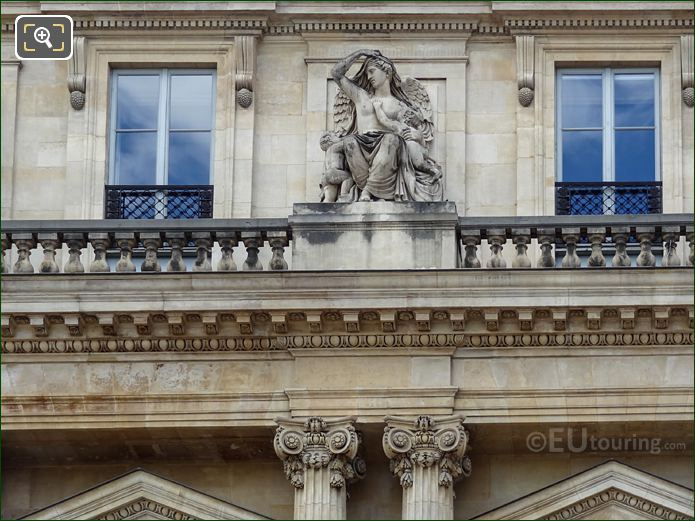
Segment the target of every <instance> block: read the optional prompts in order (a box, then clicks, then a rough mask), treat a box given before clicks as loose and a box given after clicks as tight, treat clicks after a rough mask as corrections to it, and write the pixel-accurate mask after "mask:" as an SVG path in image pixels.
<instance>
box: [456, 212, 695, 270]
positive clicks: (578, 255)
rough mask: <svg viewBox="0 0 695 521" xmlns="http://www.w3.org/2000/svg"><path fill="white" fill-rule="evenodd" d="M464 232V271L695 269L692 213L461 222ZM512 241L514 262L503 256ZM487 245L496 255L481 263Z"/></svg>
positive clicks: (462, 248) (462, 219) (460, 263)
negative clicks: (482, 269) (511, 269)
mask: <svg viewBox="0 0 695 521" xmlns="http://www.w3.org/2000/svg"><path fill="white" fill-rule="evenodd" d="M458 232H459V238H460V242H461V247H460V252H461V259H460V262H459V266H460V267H461V268H464V269H475V268H489V269H502V268H555V267H558V268H561V269H562V268H581V267H587V268H605V267H607V266H608V267H630V266H633V267H655V266H661V267H677V266H692V265H693V251H694V250H693V215H692V214H659V215H590V216H543V217H486V218H482V217H475V218H469V217H460V218H459V229H458ZM682 238H684V239H685V241H687V246H685V244H684V243H683V240H682ZM508 242H509V243H511V247H512V248H513V249H514V252H513V256H512V258H511V262H509V260H510V259H509V256H505V255H503V250H504V249H505V247H506V245H507V243H508ZM485 243H486V244H487V246H488V247H489V250H490V253H489V254H487V255H486V256H487V260H486V261H485V262H481V256H482V255H481V253H483V251H482V247H483V246H484V245H485ZM679 244H683V246H681V247H679ZM531 247H534V248H536V252H535V255H533V257H535V259H533V260H532V258H531V255H530V254H531V253H532V252H531V251H530V248H531ZM679 250H680V251H679ZM683 250H685V251H683ZM655 252H659V258H657V256H656V255H655ZM582 257H583V258H584V260H583V261H582Z"/></svg>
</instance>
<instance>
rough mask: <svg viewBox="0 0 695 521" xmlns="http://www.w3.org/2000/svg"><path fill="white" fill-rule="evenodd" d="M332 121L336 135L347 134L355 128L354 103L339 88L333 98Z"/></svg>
mask: <svg viewBox="0 0 695 521" xmlns="http://www.w3.org/2000/svg"><path fill="white" fill-rule="evenodd" d="M333 123H334V125H335V129H334V130H335V133H336V134H338V137H343V136H347V135H348V134H350V133H352V132H353V131H354V130H355V104H354V103H353V102H352V100H351V99H350V98H348V97H347V96H346V95H345V93H344V92H343V90H342V89H340V88H339V89H338V93H337V94H336V95H335V100H333Z"/></svg>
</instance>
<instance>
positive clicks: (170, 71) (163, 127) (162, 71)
mask: <svg viewBox="0 0 695 521" xmlns="http://www.w3.org/2000/svg"><path fill="white" fill-rule="evenodd" d="M216 72H217V71H216V70H215V69H178V68H169V67H162V68H156V69H152V68H148V69H113V70H112V71H111V86H110V107H109V148H108V150H109V153H108V164H109V174H108V175H109V184H111V185H118V184H120V183H119V180H118V179H116V105H117V100H118V95H117V90H118V76H138V75H142V76H154V75H158V76H159V108H158V111H157V115H158V117H157V129H156V133H157V154H156V163H155V164H156V176H155V183H154V184H155V185H160V186H167V185H168V178H169V132H170V131H172V130H173V131H174V132H177V131H182V132H183V131H185V132H209V133H210V162H209V165H210V166H209V169H208V182H207V184H210V185H211V184H213V170H214V168H213V167H214V156H215V101H216V97H217V92H216V88H217V76H216ZM185 75H197V76H202V75H209V76H211V77H212V91H211V93H210V102H211V105H212V107H211V119H210V125H209V127H210V128H209V129H178V130H177V129H169V114H170V113H171V77H172V76H185ZM162 93H166V95H165V96H162Z"/></svg>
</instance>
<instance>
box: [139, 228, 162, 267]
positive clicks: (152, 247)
mask: <svg viewBox="0 0 695 521" xmlns="http://www.w3.org/2000/svg"><path fill="white" fill-rule="evenodd" d="M140 240H141V241H142V245H143V246H144V247H145V260H143V261H142V264H141V265H140V271H144V272H147V271H152V272H157V271H162V267H161V266H160V265H159V260H158V259H157V250H158V249H159V248H160V247H161V246H162V239H161V237H160V235H159V233H141V234H140Z"/></svg>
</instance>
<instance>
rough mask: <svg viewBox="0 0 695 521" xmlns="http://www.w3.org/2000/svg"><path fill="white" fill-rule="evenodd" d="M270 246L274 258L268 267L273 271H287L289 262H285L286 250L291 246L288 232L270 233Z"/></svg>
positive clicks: (268, 235)
mask: <svg viewBox="0 0 695 521" xmlns="http://www.w3.org/2000/svg"><path fill="white" fill-rule="evenodd" d="M267 237H268V244H270V247H271V248H272V249H273V258H272V259H270V263H269V265H268V267H269V268H270V269H271V270H286V269H287V261H286V260H285V248H286V247H287V245H288V244H289V241H288V240H287V232H286V231H279V232H268V233H267Z"/></svg>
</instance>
